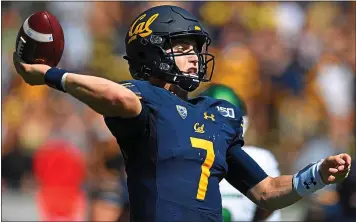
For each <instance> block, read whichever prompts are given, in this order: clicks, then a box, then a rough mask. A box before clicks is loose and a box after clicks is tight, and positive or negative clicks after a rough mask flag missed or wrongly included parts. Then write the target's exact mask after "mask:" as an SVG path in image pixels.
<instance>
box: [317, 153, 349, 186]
mask: <svg viewBox="0 0 356 222" xmlns="http://www.w3.org/2000/svg"><path fill="white" fill-rule="evenodd" d="M350 168H351V157H350V155H348V154H346V153H342V154H338V155H335V156H329V157H328V158H326V159H325V160H324V161H323V162H322V163H321V165H320V174H321V177H322V179H323V182H324V183H325V184H334V183H339V182H341V181H343V180H344V179H345V178H346V177H347V176H348V174H349V172H350Z"/></svg>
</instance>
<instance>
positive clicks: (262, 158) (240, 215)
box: [200, 84, 281, 222]
mask: <svg viewBox="0 0 356 222" xmlns="http://www.w3.org/2000/svg"><path fill="white" fill-rule="evenodd" d="M200 95H201V96H210V97H212V98H215V99H223V100H226V101H228V102H230V103H231V104H233V105H234V106H236V107H237V108H238V109H240V111H241V115H242V118H243V121H244V123H243V133H242V135H244V134H245V132H246V130H247V128H248V125H249V124H248V123H249V122H248V117H247V109H246V105H245V103H244V101H243V100H242V99H241V97H240V96H239V95H237V94H236V93H235V92H234V91H233V90H232V89H231V88H229V87H228V86H225V85H221V84H213V85H210V86H209V87H208V88H207V89H206V90H205V91H204V92H202V93H201V94H200ZM242 149H243V150H244V151H245V152H246V153H247V154H248V155H249V156H250V157H251V158H252V159H254V160H255V161H256V162H257V163H258V165H259V166H260V167H261V168H262V169H263V170H264V171H265V172H266V173H267V174H268V175H269V176H271V177H278V176H280V171H279V169H278V162H277V160H276V158H275V157H274V155H273V154H272V153H271V152H270V151H268V150H267V149H263V148H260V147H255V146H252V145H246V144H245V145H244V146H243V148H242ZM220 192H221V197H222V206H223V220H224V222H230V221H281V212H280V211H279V210H276V211H265V210H263V209H261V208H259V207H256V204H254V203H253V202H252V201H251V200H249V199H248V198H247V197H246V196H244V195H243V194H242V193H241V192H239V191H238V190H236V189H235V188H234V187H233V186H231V184H229V183H228V182H227V181H226V180H225V179H223V180H222V181H221V182H220Z"/></svg>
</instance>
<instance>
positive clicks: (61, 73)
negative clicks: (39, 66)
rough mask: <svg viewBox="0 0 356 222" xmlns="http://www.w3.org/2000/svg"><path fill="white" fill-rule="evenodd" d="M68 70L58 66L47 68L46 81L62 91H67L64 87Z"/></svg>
mask: <svg viewBox="0 0 356 222" xmlns="http://www.w3.org/2000/svg"><path fill="white" fill-rule="evenodd" d="M66 73H67V70H64V69H58V68H56V67H52V68H50V69H49V70H47V72H46V74H45V83H46V84H47V85H48V86H49V87H52V88H54V89H57V90H60V91H62V92H66V91H65V89H64V81H65V78H63V77H66V75H65V74H66Z"/></svg>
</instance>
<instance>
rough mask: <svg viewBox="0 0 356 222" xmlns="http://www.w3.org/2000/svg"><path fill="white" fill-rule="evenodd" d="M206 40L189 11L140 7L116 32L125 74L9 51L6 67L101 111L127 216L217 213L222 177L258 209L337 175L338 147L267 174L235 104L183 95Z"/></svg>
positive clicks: (205, 217) (200, 70) (196, 74)
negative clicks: (116, 149)
mask: <svg viewBox="0 0 356 222" xmlns="http://www.w3.org/2000/svg"><path fill="white" fill-rule="evenodd" d="M210 43H211V40H210V37H209V34H208V33H206V32H205V31H204V30H203V28H202V26H201V24H200V23H199V22H198V20H197V19H196V18H195V17H194V16H193V15H191V14H190V13H189V12H188V11H186V10H184V9H182V8H179V7H175V6H168V5H165V6H157V7H153V8H150V9H148V10H146V11H145V12H143V13H141V14H140V15H139V16H138V17H137V18H136V19H135V20H134V21H133V22H132V25H131V27H130V28H129V30H128V32H127V34H126V39H125V45H126V56H125V57H124V58H125V59H127V61H128V65H129V70H130V72H131V75H132V77H133V78H134V79H135V80H130V81H124V82H121V83H115V82H112V81H109V80H107V79H104V78H99V77H96V76H95V75H93V76H89V75H83V74H79V73H71V72H69V71H67V70H63V69H60V68H57V67H49V66H47V65H40V64H25V63H24V62H23V61H21V60H20V59H19V57H18V56H17V54H16V53H14V65H15V68H16V70H17V72H18V73H19V74H20V75H21V76H22V78H23V79H24V80H25V82H27V83H28V84H30V85H43V84H47V85H48V86H50V87H52V88H54V89H56V90H60V91H63V92H66V93H68V94H69V95H71V96H73V97H75V98H77V99H78V100H80V101H82V102H83V103H85V104H87V105H88V106H89V107H91V108H92V109H93V110H94V111H96V112H97V113H99V114H101V115H103V118H104V120H105V122H106V125H107V127H108V128H109V130H110V131H111V133H112V134H113V136H114V137H115V138H116V140H117V142H118V144H119V145H120V148H121V150H122V153H123V156H124V158H125V167H126V173H127V183H128V184H127V185H128V191H129V201H130V219H131V220H132V221H195V222H199V221H201V222H208V221H214V222H216V221H222V205H221V195H220V189H219V183H220V181H221V180H222V179H223V178H225V179H226V181H227V182H229V183H230V184H231V185H232V186H233V187H234V188H236V189H238V190H239V191H240V192H241V193H242V194H244V195H246V196H247V197H248V198H249V199H250V200H251V201H252V202H254V203H255V204H256V205H258V206H259V207H261V208H263V209H266V210H275V209H280V208H283V207H286V206H289V205H291V204H293V203H295V202H297V201H298V200H300V199H301V198H302V197H303V196H306V195H309V194H311V193H313V192H315V191H316V190H318V189H321V188H323V187H324V186H325V185H327V184H331V183H337V182H340V181H342V180H344V179H345V177H346V176H347V174H348V171H349V166H350V163H351V157H350V156H349V155H348V154H339V155H335V156H329V157H326V158H325V159H324V160H320V161H317V162H315V163H311V164H310V165H308V166H306V167H305V168H304V169H302V170H301V171H299V172H297V173H296V174H295V175H286V176H280V177H270V176H268V175H267V174H266V173H265V172H264V171H263V170H262V169H261V167H259V165H258V164H257V163H256V162H255V161H254V160H253V159H252V158H251V157H250V156H249V155H248V154H247V153H246V152H245V151H244V150H243V149H241V147H242V146H243V145H244V140H243V136H242V131H243V130H242V125H243V120H242V114H241V111H240V110H239V109H238V108H236V107H234V106H233V105H232V104H230V103H228V102H226V101H224V100H217V99H213V98H210V97H197V98H193V99H189V98H188V96H187V95H188V92H189V91H193V90H195V89H196V88H197V87H198V86H199V84H200V82H207V81H210V79H211V76H212V74H213V68H214V67H213V66H214V56H213V55H211V54H210V53H209V51H208V48H209V45H210ZM118 75H119V73H118Z"/></svg>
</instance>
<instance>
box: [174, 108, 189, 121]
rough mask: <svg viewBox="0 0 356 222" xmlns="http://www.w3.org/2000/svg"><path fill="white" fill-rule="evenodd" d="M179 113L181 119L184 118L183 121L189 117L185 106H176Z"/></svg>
mask: <svg viewBox="0 0 356 222" xmlns="http://www.w3.org/2000/svg"><path fill="white" fill-rule="evenodd" d="M176 108H177V111H178V113H179V115H180V117H182V119H185V118H187V116H188V111H187V108H185V107H184V106H180V105H176Z"/></svg>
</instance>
